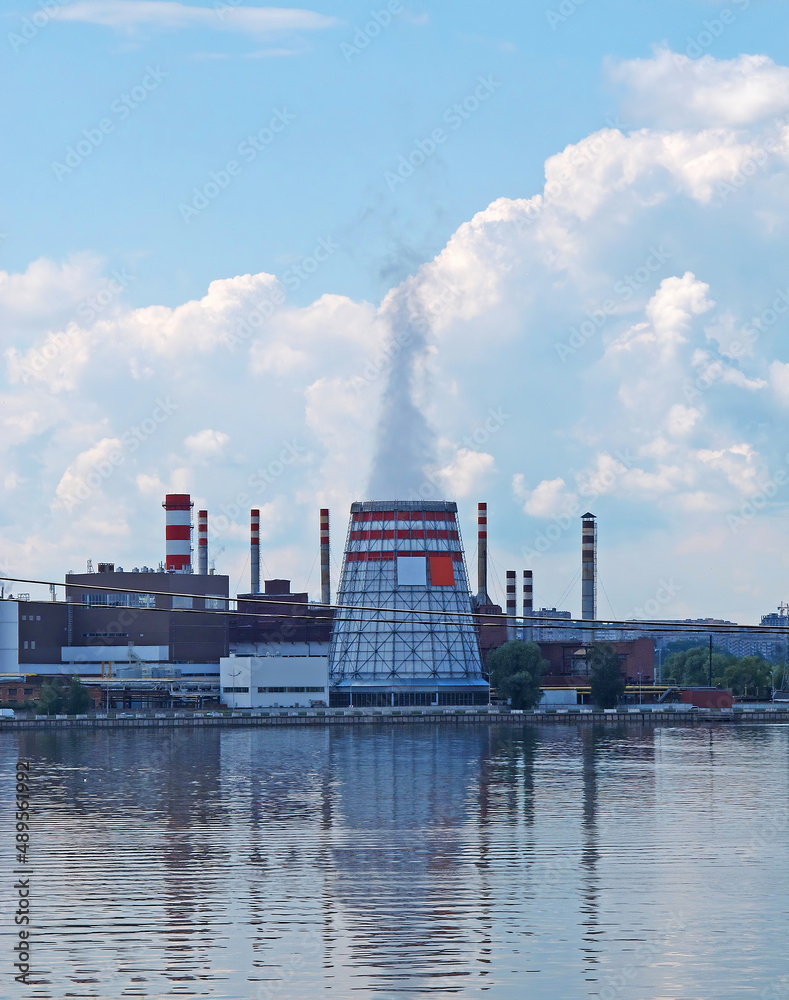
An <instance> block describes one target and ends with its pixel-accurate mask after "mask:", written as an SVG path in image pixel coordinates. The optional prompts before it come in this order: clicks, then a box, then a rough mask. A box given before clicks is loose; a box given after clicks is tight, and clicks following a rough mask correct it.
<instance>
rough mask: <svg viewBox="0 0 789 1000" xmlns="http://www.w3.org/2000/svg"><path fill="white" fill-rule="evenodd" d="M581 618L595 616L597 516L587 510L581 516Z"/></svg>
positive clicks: (586, 618) (590, 619)
mask: <svg viewBox="0 0 789 1000" xmlns="http://www.w3.org/2000/svg"><path fill="white" fill-rule="evenodd" d="M581 618H582V619H583V620H584V621H594V619H595V618H597V518H596V517H595V516H594V514H589V513H588V512H587V513H586V514H584V515H583V517H582V518H581Z"/></svg>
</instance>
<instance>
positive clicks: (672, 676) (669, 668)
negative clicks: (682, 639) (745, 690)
mask: <svg viewBox="0 0 789 1000" xmlns="http://www.w3.org/2000/svg"><path fill="white" fill-rule="evenodd" d="M736 662H737V657H736V656H733V655H732V654H731V653H726V652H723V651H721V650H717V649H714V648H713V651H712V683H713V685H716V686H719V685H721V684H723V682H724V680H723V679H724V675H725V673H726V670H727V668H728V667H731V666H732V665H733V664H735V663H736ZM663 677H664V678H665V680H666V682H669V683H672V684H679V685H682V686H685V687H706V685H708V684H709V682H710V648H709V646H698V645H696V646H693V647H692V648H690V649H683V650H680V651H678V652H675V653H672V654H671V655H670V656H669V657H667V658H666V659H665V660H664V661H663Z"/></svg>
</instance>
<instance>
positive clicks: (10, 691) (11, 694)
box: [8, 688, 16, 698]
mask: <svg viewBox="0 0 789 1000" xmlns="http://www.w3.org/2000/svg"><path fill="white" fill-rule="evenodd" d="M8 697H9V698H15V697H16V688H9V689H8Z"/></svg>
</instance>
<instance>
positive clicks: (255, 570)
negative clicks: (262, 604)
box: [249, 508, 260, 594]
mask: <svg viewBox="0 0 789 1000" xmlns="http://www.w3.org/2000/svg"><path fill="white" fill-rule="evenodd" d="M249 565H250V583H251V587H250V593H252V594H259V593H260V511H259V510H258V509H257V508H255V509H254V510H252V511H250V534H249Z"/></svg>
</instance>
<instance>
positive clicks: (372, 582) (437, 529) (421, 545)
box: [329, 500, 489, 707]
mask: <svg viewBox="0 0 789 1000" xmlns="http://www.w3.org/2000/svg"><path fill="white" fill-rule="evenodd" d="M337 604H338V605H340V609H339V610H338V612H337V615H336V618H335V622H334V631H333V635H332V643H331V651H330V654H329V670H330V677H331V684H332V688H333V691H332V702H333V704H336V705H338V706H339V705H347V704H352V705H354V706H357V707H366V706H376V705H378V706H386V705H389V706H399V705H478V704H487V702H488V700H489V687H488V684H487V682H486V681H485V679H484V677H483V675H482V669H481V663H480V655H479V642H478V639H477V634H476V630H475V628H474V624H473V620H472V617H471V595H470V593H469V586H468V577H467V574H466V565H465V560H464V558H463V545H462V542H461V538H460V528H459V525H458V519H457V504H455V503H449V502H430V501H422V500H415V501H384V502H379V501H375V502H372V501H371V502H365V503H354V504H352V505H351V520H350V525H349V527H348V538H347V541H346V545H345V555H344V558H343V566H342V574H341V577H340V589H339V592H338V595H337ZM344 606H349V608H346V607H344ZM357 609H358V610H357ZM398 612H400V613H398ZM428 612H438V613H437V614H428Z"/></svg>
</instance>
